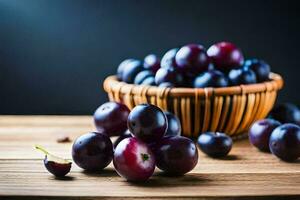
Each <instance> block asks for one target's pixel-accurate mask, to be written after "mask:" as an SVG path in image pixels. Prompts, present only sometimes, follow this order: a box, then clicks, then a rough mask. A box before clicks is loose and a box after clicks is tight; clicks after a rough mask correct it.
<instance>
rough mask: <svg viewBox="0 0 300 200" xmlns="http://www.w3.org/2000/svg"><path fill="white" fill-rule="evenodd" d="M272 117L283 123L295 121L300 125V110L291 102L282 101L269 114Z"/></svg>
mask: <svg viewBox="0 0 300 200" xmlns="http://www.w3.org/2000/svg"><path fill="white" fill-rule="evenodd" d="M269 117H270V118H272V119H275V120H277V121H280V122H281V123H293V124H297V125H300V110H299V108H298V107H297V106H296V105H294V104H291V103H282V104H278V105H276V106H275V107H274V108H273V109H272V111H271V112H270V115H269Z"/></svg>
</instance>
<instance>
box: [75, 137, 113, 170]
mask: <svg viewBox="0 0 300 200" xmlns="http://www.w3.org/2000/svg"><path fill="white" fill-rule="evenodd" d="M72 157H73V160H74V162H75V163H76V164H77V165H78V166H79V167H81V168H83V169H85V170H88V171H98V170H102V169H104V168H105V167H106V166H108V165H109V163H110V162H111V161H112V158H113V145H112V142H111V140H110V139H109V137H108V136H107V135H106V134H102V133H94V132H91V133H86V134H84V135H82V136H80V137H79V138H77V139H76V140H75V142H74V144H73V146H72Z"/></svg>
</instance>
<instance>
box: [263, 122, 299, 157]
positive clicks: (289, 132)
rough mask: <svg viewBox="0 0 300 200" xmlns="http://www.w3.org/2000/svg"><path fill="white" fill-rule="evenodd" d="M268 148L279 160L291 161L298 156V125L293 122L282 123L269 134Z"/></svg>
mask: <svg viewBox="0 0 300 200" xmlns="http://www.w3.org/2000/svg"><path fill="white" fill-rule="evenodd" d="M269 145H270V150H271V152H272V154H274V155H275V156H277V157H278V158H280V159H281V160H284V161H287V162H292V161H295V160H297V159H298V158H299V157H300V127H299V126H298V125H295V124H283V125H281V126H279V127H277V128H276V129H275V130H274V131H273V132H272V134H271V137H270V141H269Z"/></svg>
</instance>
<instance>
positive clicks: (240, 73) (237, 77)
mask: <svg viewBox="0 0 300 200" xmlns="http://www.w3.org/2000/svg"><path fill="white" fill-rule="evenodd" d="M228 77H229V81H230V83H231V85H242V84H245V85H246V84H253V83H256V75H255V73H254V72H253V71H252V70H251V69H246V68H238V69H232V70H230V72H229V74H228Z"/></svg>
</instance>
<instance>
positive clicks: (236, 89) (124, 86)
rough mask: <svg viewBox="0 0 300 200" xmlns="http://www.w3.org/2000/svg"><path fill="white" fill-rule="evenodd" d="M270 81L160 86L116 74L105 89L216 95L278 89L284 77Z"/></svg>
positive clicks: (174, 95) (150, 93) (174, 94)
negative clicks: (125, 79) (219, 85)
mask: <svg viewBox="0 0 300 200" xmlns="http://www.w3.org/2000/svg"><path fill="white" fill-rule="evenodd" d="M269 78H270V81H266V82H263V83H255V84H249V85H239V86H229V87H222V88H161V87H158V86H147V85H134V84H128V83H125V82H121V81H118V80H117V77H116V76H115V75H112V76H108V77H107V78H106V79H105V80H104V83H103V87H104V90H105V91H106V92H110V91H112V90H115V89H118V90H119V93H120V94H127V93H128V92H130V93H131V94H140V92H141V91H142V90H146V93H147V95H150V96H152V95H155V96H156V95H157V94H161V93H164V92H165V90H168V95H169V96H172V97H182V96H195V95H196V94H197V95H199V96H207V95H208V94H213V95H215V96H224V95H237V94H249V93H257V92H265V91H277V90H280V89H281V88H282V87H283V82H284V81H283V79H282V77H281V76H280V75H279V74H276V73H270V76H269Z"/></svg>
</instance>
